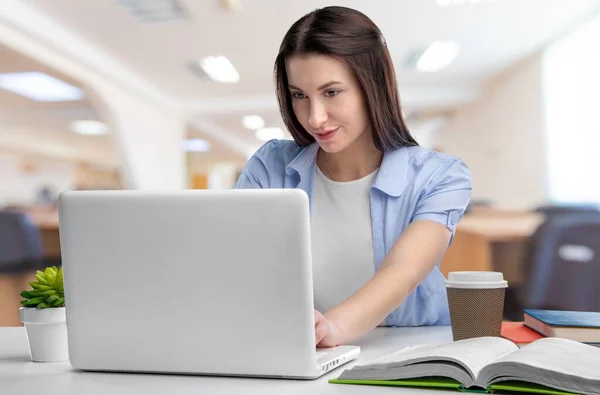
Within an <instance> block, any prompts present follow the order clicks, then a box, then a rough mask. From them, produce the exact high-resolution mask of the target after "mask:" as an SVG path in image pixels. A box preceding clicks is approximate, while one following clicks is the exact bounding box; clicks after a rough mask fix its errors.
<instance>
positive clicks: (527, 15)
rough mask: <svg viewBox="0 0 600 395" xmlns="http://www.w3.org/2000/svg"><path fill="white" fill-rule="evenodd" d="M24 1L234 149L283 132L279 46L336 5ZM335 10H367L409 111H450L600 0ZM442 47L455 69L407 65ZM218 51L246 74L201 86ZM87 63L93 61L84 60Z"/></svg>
mask: <svg viewBox="0 0 600 395" xmlns="http://www.w3.org/2000/svg"><path fill="white" fill-rule="evenodd" d="M0 1H1V0H0ZM25 2H26V3H27V4H28V5H29V6H31V7H33V8H35V10H37V11H39V12H41V13H42V14H43V15H47V16H48V17H50V18H51V19H52V20H54V21H56V22H57V23H58V24H60V25H61V26H62V27H64V29H66V30H69V31H70V32H72V33H73V34H74V35H75V36H77V37H78V38H80V39H81V40H83V42H85V43H87V44H88V47H89V49H90V51H91V50H93V51H95V53H97V54H101V55H103V56H105V59H111V60H112V61H114V62H116V63H119V64H120V65H121V66H123V67H124V69H127V70H128V71H130V72H131V73H132V75H134V76H135V77H136V78H138V80H142V81H143V82H147V83H148V85H149V86H152V87H153V88H155V89H156V91H158V92H159V94H160V95H161V96H162V97H163V98H164V99H166V101H168V102H170V103H172V104H173V105H175V106H178V107H179V108H181V109H182V110H184V111H185V113H186V114H187V116H188V118H189V120H190V124H191V125H192V126H194V127H195V128H196V129H198V130H201V131H202V132H206V133H208V134H210V135H212V136H213V137H214V138H218V139H221V141H223V142H224V143H225V144H229V143H231V144H233V145H235V144H238V143H239V144H241V145H253V144H254V145H255V144H257V143H259V142H258V141H256V140H255V139H254V137H253V135H252V134H251V132H249V131H247V130H244V129H243V127H242V126H241V117H242V116H243V115H245V114H254V113H256V114H260V115H262V116H263V117H264V118H265V119H266V120H267V121H268V125H269V126H283V125H282V123H281V121H280V118H279V116H278V112H277V106H276V101H275V97H274V94H273V81H272V69H273V61H274V58H275V56H276V54H277V50H278V47H279V44H280V42H281V39H282V37H283V35H284V34H285V32H286V30H287V29H288V28H289V26H290V25H291V24H292V23H293V22H294V21H295V20H297V19H298V18H299V17H301V16H302V15H304V14H305V13H307V12H309V11H311V10H313V9H315V8H319V7H323V6H326V5H330V4H332V3H331V2H328V1H319V0H303V1H283V0H240V2H241V4H242V10H241V11H240V12H237V13H236V12H232V11H229V10H227V9H226V8H224V7H223V6H222V3H223V2H222V1H219V0H181V4H182V5H183V7H184V8H185V9H186V10H187V12H188V14H189V16H190V18H189V19H188V20H184V21H172V22H154V23H152V22H147V23H141V22H139V21H137V20H136V19H134V18H133V17H132V16H131V15H129V14H127V13H126V12H125V11H124V10H123V9H122V8H121V7H119V6H118V5H117V4H116V2H115V1H110V0H87V1H81V0H46V1H44V0H25ZM335 4H336V5H345V6H349V7H353V8H356V9H358V10H361V11H363V12H364V13H365V14H367V15H368V16H369V17H370V18H371V19H372V20H373V21H374V22H375V23H376V24H377V25H378V26H379V27H380V28H381V30H382V32H383V34H384V36H385V38H386V41H387V43H388V47H389V49H390V52H391V54H392V57H393V59H394V61H395V65H396V70H397V74H398V81H399V88H400V96H401V99H402V103H403V106H404V111H405V113H414V112H423V111H425V112H428V113H432V112H433V113H435V112H436V111H447V110H452V109H454V108H456V107H458V106H461V105H463V104H465V103H468V102H472V101H474V100H477V99H478V98H479V97H481V96H482V94H483V92H484V90H485V86H486V81H488V80H489V79H490V78H492V77H494V76H495V75H497V74H498V73H499V72H501V71H502V70H504V69H506V68H507V67H509V66H511V65H514V64H515V63H516V62H518V61H519V60H520V59H522V58H524V57H526V56H527V55H530V54H532V53H533V52H535V51H537V50H539V49H541V48H542V47H543V46H544V45H547V44H548V43H549V42H551V41H552V40H553V39H555V38H557V37H559V36H560V35H561V34H563V33H565V32H567V31H568V30H569V29H571V28H573V27H574V26H575V25H577V24H578V23H580V22H582V21H583V20H585V19H587V18H588V17H590V16H591V15H593V14H595V13H597V12H598V11H600V0H577V1H573V0H495V1H485V2H482V3H478V4H465V5H462V6H448V7H438V6H436V5H435V0H396V1H392V0H389V1H385V0H346V1H338V2H336V3H335ZM0 18H1V16H0ZM40 38H41V39H43V37H40ZM434 40H456V41H458V42H459V43H460V45H461V47H462V51H461V53H460V55H459V57H458V59H457V60H456V61H455V62H454V63H453V64H452V65H451V66H450V67H449V68H448V69H446V70H444V71H441V72H439V73H434V74H420V73H417V72H416V71H413V70H410V69H407V68H405V67H404V66H403V62H404V59H405V57H406V56H407V54H409V53H410V52H411V51H413V50H415V49H419V48H422V47H424V46H427V45H428V44H429V43H431V42H432V41H434ZM218 54H222V55H226V56H227V57H228V58H229V59H230V60H231V61H232V63H233V64H234V65H235V67H236V68H237V69H238V71H239V72H240V75H241V79H240V82H239V83H238V84H217V83H213V82H211V81H208V80H203V79H201V78H199V77H198V76H197V75H196V74H194V73H193V72H192V71H191V70H190V69H189V67H188V64H189V62H191V61H193V60H195V59H199V58H201V57H203V56H207V55H218ZM80 60H81V62H82V63H86V58H85V57H83V58H82V59H80ZM89 62H90V64H88V66H90V67H101V66H98V64H97V62H96V63H95V64H91V63H92V61H91V60H89ZM104 71H105V70H104Z"/></svg>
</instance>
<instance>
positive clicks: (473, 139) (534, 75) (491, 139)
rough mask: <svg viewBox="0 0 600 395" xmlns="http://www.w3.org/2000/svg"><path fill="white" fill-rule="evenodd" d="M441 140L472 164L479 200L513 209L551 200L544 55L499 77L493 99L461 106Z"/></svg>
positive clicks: (440, 134) (439, 143)
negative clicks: (547, 182)
mask: <svg viewBox="0 0 600 395" xmlns="http://www.w3.org/2000/svg"><path fill="white" fill-rule="evenodd" d="M436 139H437V141H436V143H435V145H436V146H439V147H441V148H442V149H443V150H444V151H445V152H447V153H450V154H453V155H456V156H458V157H460V158H461V159H463V160H464V161H465V162H466V163H467V165H468V166H469V169H470V170H471V174H472V177H473V198H474V199H477V198H485V199H490V200H492V201H493V202H494V203H495V204H497V205H499V206H502V207H507V208H530V207H532V206H535V205H536V204H538V203H541V202H544V201H546V200H547V188H546V180H547V170H546V160H545V138H544V123H543V111H542V61H541V55H540V54H536V55H535V56H532V57H530V58H528V59H526V60H525V61H523V62H521V63H520V64H518V65H516V66H515V67H513V68H511V70H509V71H507V72H506V73H504V74H503V75H502V76H500V77H499V78H498V79H496V80H495V81H493V82H492V83H491V84H490V87H489V93H488V95H487V97H486V98H485V99H483V100H481V101H480V102H478V103H476V104H473V105H470V106H468V107H466V108H462V109H459V110H458V111H457V113H456V114H455V117H454V119H453V120H452V121H451V122H450V124H449V125H448V126H447V127H445V128H443V129H442V130H441V131H439V132H438V133H437V135H436Z"/></svg>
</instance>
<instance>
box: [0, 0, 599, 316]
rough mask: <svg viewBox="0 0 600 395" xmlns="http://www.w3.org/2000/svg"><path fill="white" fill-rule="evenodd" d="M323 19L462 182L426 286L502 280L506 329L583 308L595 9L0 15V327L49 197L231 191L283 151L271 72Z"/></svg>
mask: <svg viewBox="0 0 600 395" xmlns="http://www.w3.org/2000/svg"><path fill="white" fill-rule="evenodd" d="M334 4H335V5H345V6H349V7H353V8H356V9H358V10H361V11H363V12H364V13H366V14H367V15H368V16H369V17H371V18H372V19H373V20H374V22H375V23H376V24H377V25H378V26H379V27H380V28H381V29H382V32H383V34H384V36H385V38H386V41H387V44H388V47H389V50H390V52H391V54H392V58H393V60H394V62H395V66H396V71H397V76H398V85H399V90H400V96H401V100H402V106H403V110H404V114H405V117H406V119H407V122H408V124H409V127H410V128H411V130H412V132H413V133H414V134H415V136H416V138H417V140H418V141H419V142H420V144H421V145H423V146H427V147H431V148H433V149H436V150H440V151H443V152H447V153H449V154H453V155H456V156H459V157H460V158H462V159H463V160H465V161H466V163H467V164H468V166H469V168H470V170H471V172H472V177H473V201H472V204H471V206H470V207H469V210H468V213H467V214H466V215H465V217H464V219H463V220H462V221H461V223H460V224H459V227H458V230H457V234H456V237H455V239H454V242H453V245H452V247H451V248H450V249H449V251H448V253H447V254H446V256H445V258H444V260H443V261H442V264H441V270H442V272H443V273H445V274H446V273H447V272H448V271H452V270H499V271H502V272H503V273H504V274H505V277H506V278H507V279H508V281H509V283H510V292H509V294H508V295H507V308H506V316H507V319H515V320H518V319H520V318H521V314H520V312H521V309H522V308H523V307H524V306H525V307H545V308H562V309H579V310H595V311H600V294H598V293H595V292H597V291H595V289H596V288H597V284H598V283H599V282H600V250H599V249H600V247H599V246H600V230H599V229H600V225H598V224H599V223H600V221H598V215H600V214H599V212H598V206H597V204H598V203H600V181H599V177H598V175H597V171H598V169H600V118H599V117H598V109H597V107H598V104H599V103H600V76H599V74H600V71H599V70H600V50H599V48H600V0H575V1H573V0H478V1H476V0H400V1H391V0H390V1H387V0H374V1H372V0H369V1H367V0H346V1H338V2H329V1H323V0H306V1H302V2H287V1H281V0H237V1H236V0H88V1H77V0H0V209H1V211H0V326H1V325H18V324H19V322H18V313H17V309H18V306H19V305H18V301H19V297H18V293H19V292H20V291H21V290H22V289H24V287H25V286H26V283H27V280H29V279H30V278H31V273H32V271H33V270H35V269H36V268H38V267H44V266H46V265H48V264H60V244H59V233H58V231H59V224H58V217H57V213H56V206H55V203H56V198H57V196H58V194H59V193H60V192H61V191H64V190H69V189H141V190H149V189H160V190H178V189H191V188H193V189H206V188H210V189H220V188H231V187H232V186H233V184H234V183H235V181H236V179H237V176H238V174H239V172H240V170H241V169H242V167H243V165H244V163H245V161H246V160H247V159H248V158H249V157H250V156H251V155H252V153H253V152H255V151H256V149H257V148H258V147H260V145H261V144H262V143H264V141H266V140H269V139H271V138H283V139H287V138H291V137H290V136H289V134H288V132H287V131H285V130H284V126H283V123H282V121H281V119H280V116H279V112H278V108H277V102H276V98H275V95H274V88H273V77H272V70H273V62H274V59H275V56H276V54H277V50H278V47H279V44H280V42H281V39H282V37H283V35H284V34H285V32H286V31H287V29H288V28H289V27H290V25H291V24H292V23H293V22H294V21H295V20H297V19H298V18H299V17H300V16H302V15H304V14H305V13H307V12H309V11H311V10H313V9H315V8H320V7H323V6H327V5H334ZM597 248H598V249H597Z"/></svg>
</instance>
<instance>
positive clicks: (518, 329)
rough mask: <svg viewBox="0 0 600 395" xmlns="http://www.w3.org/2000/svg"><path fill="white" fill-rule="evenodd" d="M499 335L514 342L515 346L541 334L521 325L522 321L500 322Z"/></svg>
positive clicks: (537, 337) (531, 340)
mask: <svg viewBox="0 0 600 395" xmlns="http://www.w3.org/2000/svg"><path fill="white" fill-rule="evenodd" d="M501 335H502V337H503V338H505V339H508V340H510V341H512V342H513V343H515V344H516V345H517V346H519V347H522V346H525V345H527V344H529V343H531V342H533V341H535V340H537V339H541V338H542V337H543V336H542V335H540V334H539V333H537V332H536V331H533V330H531V329H529V328H527V327H526V326H524V325H523V323H522V322H508V321H504V322H502V329H501Z"/></svg>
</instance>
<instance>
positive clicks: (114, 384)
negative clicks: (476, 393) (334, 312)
mask: <svg viewBox="0 0 600 395" xmlns="http://www.w3.org/2000/svg"><path fill="white" fill-rule="evenodd" d="M449 341H452V334H451V331H450V328H449V327H419V328H376V329H374V330H373V331H371V333H369V334H368V335H367V336H365V337H364V338H362V339H361V340H359V341H357V342H356V344H357V345H359V346H361V347H362V352H361V355H360V357H359V359H358V360H357V361H354V362H351V363H348V364H346V365H343V366H341V367H340V368H338V369H336V370H334V371H333V372H330V373H328V374H326V375H325V376H323V377H321V378H319V379H317V380H310V381H299V380H281V379H253V378H224V377H206V376H183V375H158V374H129V373H92V372H81V371H76V370H74V369H73V368H72V367H71V365H70V364H69V363H68V362H66V363H34V362H31V360H30V357H29V349H28V345H27V338H26V335H25V329H24V328H20V327H13V328H9V327H4V328H0V393H1V394H7V395H8V394H10V395H39V394H44V395H80V394H86V395H106V394H111V395H113V394H114V395H120V394H127V395H136V394H140V395H141V394H143V395H153V394H161V395H162V394H169V395H175V394H177V395H187V394H189V395H200V394H211V395H219V394H227V395H230V394H236V395H237V394H267V395H268V394H277V395H281V394H286V395H287V394H289V395H294V394H303V395H304V394H311V395H319V394H344V395H352V394H395V395H398V394H399V393H403V394H404V393H413V394H421V395H430V394H437V395H439V394H440V391H433V390H422V389H404V388H388V387H374V386H362V385H341V384H329V383H328V382H327V380H329V379H331V378H335V377H338V376H339V374H340V373H341V372H342V371H343V369H345V368H348V367H351V366H354V365H355V364H356V363H357V362H361V363H366V362H369V361H371V360H372V359H373V358H378V357H380V356H383V355H386V354H389V353H391V352H393V351H396V350H399V349H401V348H404V347H406V346H409V345H414V344H423V343H442V342H449Z"/></svg>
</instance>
